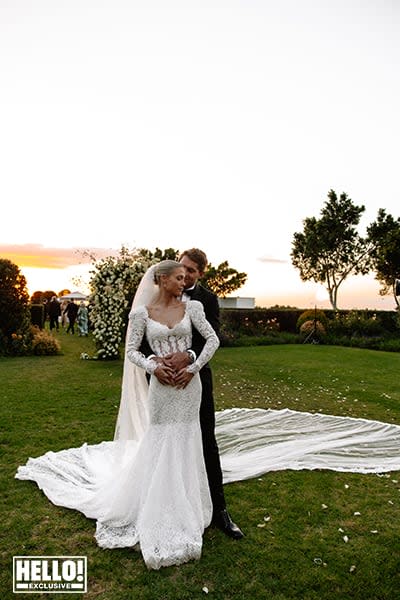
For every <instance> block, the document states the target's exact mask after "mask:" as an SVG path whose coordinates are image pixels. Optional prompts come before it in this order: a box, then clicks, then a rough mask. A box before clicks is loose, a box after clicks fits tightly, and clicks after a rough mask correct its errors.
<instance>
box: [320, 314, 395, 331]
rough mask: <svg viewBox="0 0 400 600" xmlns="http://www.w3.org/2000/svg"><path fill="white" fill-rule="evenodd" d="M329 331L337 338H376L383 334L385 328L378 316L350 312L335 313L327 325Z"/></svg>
mask: <svg viewBox="0 0 400 600" xmlns="http://www.w3.org/2000/svg"><path fill="white" fill-rule="evenodd" d="M329 331H330V332H331V333H332V334H334V335H337V336H339V335H346V336H349V337H377V336H381V335H384V334H385V327H384V325H383V323H382V320H381V318H380V317H379V316H378V315H376V314H372V315H369V314H368V313H367V312H365V311H356V310H351V311H349V312H346V313H337V314H336V315H335V318H334V319H333V320H332V321H330V323H329Z"/></svg>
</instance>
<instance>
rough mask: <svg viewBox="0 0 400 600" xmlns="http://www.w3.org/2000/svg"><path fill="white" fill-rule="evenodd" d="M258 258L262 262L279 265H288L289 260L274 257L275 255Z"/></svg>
mask: <svg viewBox="0 0 400 600" xmlns="http://www.w3.org/2000/svg"><path fill="white" fill-rule="evenodd" d="M257 260H258V261H260V262H262V263H268V264H279V265H286V264H287V262H288V261H287V260H285V259H282V258H274V257H273V256H260V257H259V258H258V259H257Z"/></svg>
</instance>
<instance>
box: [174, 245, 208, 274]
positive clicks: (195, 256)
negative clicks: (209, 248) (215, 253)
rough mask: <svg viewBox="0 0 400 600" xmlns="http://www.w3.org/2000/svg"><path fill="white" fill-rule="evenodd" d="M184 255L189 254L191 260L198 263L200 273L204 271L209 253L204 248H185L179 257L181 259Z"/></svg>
mask: <svg viewBox="0 0 400 600" xmlns="http://www.w3.org/2000/svg"><path fill="white" fill-rule="evenodd" d="M184 256H187V257H188V258H189V259H190V260H192V261H193V262H195V263H196V265H197V268H198V269H199V271H200V273H204V272H205V270H206V267H207V264H208V260H207V255H206V253H205V252H203V250H200V249H199V248H190V249H189V250H184V251H183V252H182V254H181V255H180V257H179V260H181V259H182V258H183V257H184Z"/></svg>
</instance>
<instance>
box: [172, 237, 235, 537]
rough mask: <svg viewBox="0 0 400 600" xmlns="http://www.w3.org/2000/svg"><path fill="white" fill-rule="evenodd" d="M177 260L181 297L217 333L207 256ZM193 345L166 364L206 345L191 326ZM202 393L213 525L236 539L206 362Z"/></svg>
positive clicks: (184, 361)
mask: <svg viewBox="0 0 400 600" xmlns="http://www.w3.org/2000/svg"><path fill="white" fill-rule="evenodd" d="M179 262H180V263H181V264H182V265H183V266H184V268H185V290H184V293H183V297H182V300H183V301H185V300H188V299H189V298H191V299H193V300H198V301H199V302H201V303H202V304H203V306H204V312H205V315H206V319H207V321H208V322H209V323H210V325H211V326H212V327H213V329H214V330H215V332H216V333H217V335H218V332H219V304H218V299H217V296H216V295H215V294H213V293H212V292H210V291H209V290H207V289H206V288H204V287H203V286H202V285H200V284H199V283H198V280H199V279H200V278H201V277H202V276H203V274H204V271H205V269H206V267H207V262H208V261H207V256H206V255H205V253H204V252H203V251H202V250H199V249H198V248H191V249H190V250H185V251H184V252H182V254H181V256H180V258H179ZM192 338H193V339H192V347H191V350H189V352H188V353H186V352H178V353H176V354H174V355H171V357H170V358H169V361H165V362H167V364H168V365H169V366H170V367H172V368H173V369H174V370H175V371H179V370H180V369H182V368H184V367H187V366H188V365H189V364H190V362H193V361H194V360H196V357H197V356H199V354H200V353H201V351H202V349H203V346H204V344H205V340H204V338H203V337H202V336H201V335H200V333H199V332H198V331H197V330H196V329H195V328H193V335H192ZM200 379H201V384H202V396H201V405H200V426H201V432H202V438H203V453H204V462H205V465H206V470H207V477H208V483H209V487H210V493H211V499H212V503H213V524H214V525H215V526H216V527H218V528H219V529H221V530H222V531H223V532H224V533H226V535H228V536H229V537H231V538H233V539H235V540H238V539H240V538H242V537H243V533H242V531H241V530H240V529H239V527H238V526H237V525H236V524H235V523H234V522H233V521H232V519H231V517H230V515H229V513H228V511H227V509H226V503H225V496H224V490H223V482H222V469H221V463H220V457H219V451H218V445H217V441H216V439H215V409H214V397H213V382H212V372H211V368H210V366H209V365H208V364H207V365H205V366H204V367H203V368H202V369H201V371H200Z"/></svg>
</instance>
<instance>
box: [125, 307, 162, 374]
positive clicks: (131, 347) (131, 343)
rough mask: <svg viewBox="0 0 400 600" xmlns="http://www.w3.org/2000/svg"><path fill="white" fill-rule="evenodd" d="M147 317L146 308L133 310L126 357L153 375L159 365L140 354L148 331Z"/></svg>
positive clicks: (129, 325) (130, 318) (130, 316)
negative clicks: (141, 345)
mask: <svg viewBox="0 0 400 600" xmlns="http://www.w3.org/2000/svg"><path fill="white" fill-rule="evenodd" d="M146 316H147V312H146V309H145V307H144V306H141V307H139V308H137V309H135V310H133V311H132V312H131V314H130V315H129V323H128V335H127V342H126V343H127V351H126V355H127V357H128V358H129V360H130V361H131V362H133V364H135V365H137V366H138V367H141V368H142V369H144V370H145V371H146V372H147V373H150V374H151V373H154V371H155V370H156V368H157V363H156V362H155V361H154V360H151V358H146V357H145V356H144V354H142V352H139V348H140V344H141V343H142V340H143V337H144V334H145V331H146Z"/></svg>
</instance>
